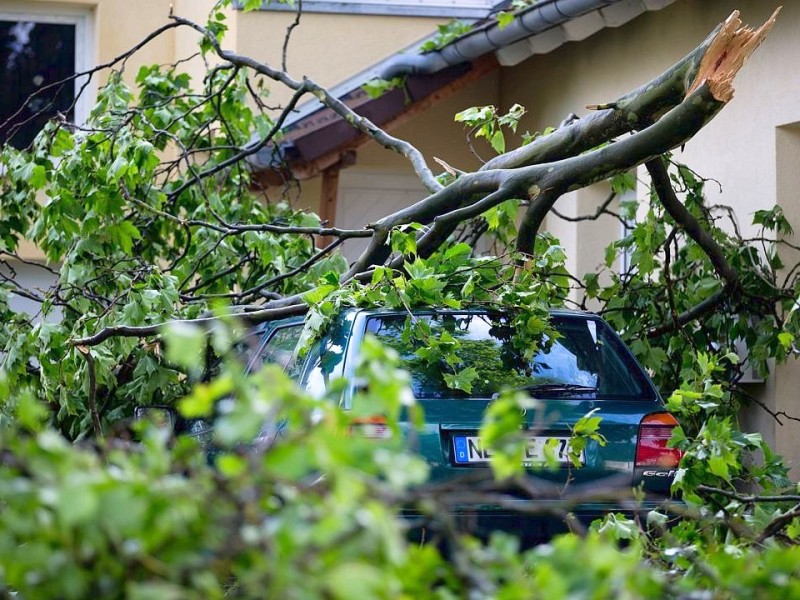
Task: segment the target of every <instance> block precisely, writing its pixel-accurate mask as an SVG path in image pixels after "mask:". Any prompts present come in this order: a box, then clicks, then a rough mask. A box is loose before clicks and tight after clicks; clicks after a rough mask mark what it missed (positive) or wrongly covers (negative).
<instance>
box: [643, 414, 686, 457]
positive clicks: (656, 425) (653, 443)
mask: <svg viewBox="0 0 800 600" xmlns="http://www.w3.org/2000/svg"><path fill="white" fill-rule="evenodd" d="M677 426H678V421H676V420H675V417H673V416H672V415H671V414H669V413H655V414H652V415H647V416H646V417H645V418H644V419H642V422H641V424H640V425H639V441H638V443H637V444H636V466H637V467H662V468H665V469H674V468H675V467H677V466H678V463H680V462H681V456H682V455H683V453H682V452H681V451H680V450H678V449H677V448H668V447H667V442H668V441H669V438H670V437H671V436H672V430H673V429H675V427H677Z"/></svg>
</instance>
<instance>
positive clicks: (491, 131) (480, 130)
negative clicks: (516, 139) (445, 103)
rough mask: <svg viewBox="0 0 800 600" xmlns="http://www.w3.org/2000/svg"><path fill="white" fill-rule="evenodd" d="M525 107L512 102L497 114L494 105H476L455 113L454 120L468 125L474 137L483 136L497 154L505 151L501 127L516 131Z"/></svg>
mask: <svg viewBox="0 0 800 600" xmlns="http://www.w3.org/2000/svg"><path fill="white" fill-rule="evenodd" d="M524 114H525V109H524V108H523V107H522V106H521V105H519V104H514V105H513V106H512V107H511V108H510V109H509V111H508V112H507V113H506V114H504V115H498V114H497V108H496V107H495V106H494V105H488V106H476V107H472V108H468V109H466V110H462V111H461V112H459V113H456V116H455V120H456V122H458V123H464V124H465V125H466V126H467V127H469V128H470V129H471V131H472V133H473V135H475V136H476V137H479V138H484V139H486V141H488V142H489V144H490V145H491V147H492V149H493V150H494V151H495V152H497V153H498V154H502V153H503V152H505V151H506V139H505V135H504V134H503V130H502V128H503V127H505V128H507V129H508V130H510V131H511V132H512V133H515V132H516V131H517V125H519V121H520V119H521V118H522V116H523V115H524Z"/></svg>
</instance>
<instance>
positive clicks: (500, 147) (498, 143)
mask: <svg viewBox="0 0 800 600" xmlns="http://www.w3.org/2000/svg"><path fill="white" fill-rule="evenodd" d="M490 143H491V144H492V148H493V149H494V151H495V152H497V153H498V154H503V153H504V152H505V151H506V138H505V137H504V136H503V132H502V131H500V130H499V129H498V130H497V131H495V132H494V134H493V135H492V138H491V140H490Z"/></svg>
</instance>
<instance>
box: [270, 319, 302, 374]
mask: <svg viewBox="0 0 800 600" xmlns="http://www.w3.org/2000/svg"><path fill="white" fill-rule="evenodd" d="M302 333H303V324H302V323H299V324H298V325H290V326H288V327H280V328H278V329H276V330H275V331H274V332H273V333H272V335H271V336H270V338H269V340H267V343H266V344H264V348H263V350H262V351H261V362H262V363H263V364H267V363H274V364H277V365H280V366H281V367H283V370H284V371H286V373H287V374H288V375H289V377H291V378H292V379H297V377H298V376H299V375H300V367H301V366H302V365H301V364H299V363H298V361H297V342H299V341H300V334H302Z"/></svg>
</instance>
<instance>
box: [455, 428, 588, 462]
mask: <svg viewBox="0 0 800 600" xmlns="http://www.w3.org/2000/svg"><path fill="white" fill-rule="evenodd" d="M551 440H552V441H551ZM569 440H570V438H568V437H558V436H537V437H531V438H530V439H529V441H528V446H527V447H526V448H525V455H524V456H523V458H522V463H523V464H524V465H526V466H529V465H534V464H540V465H542V464H546V463H547V454H546V453H545V446H549V447H550V448H552V456H553V458H554V459H555V460H556V462H558V463H560V464H571V463H572V461H571V460H570V457H569ZM453 450H454V451H455V462H456V464H457V465H470V464H475V463H488V462H489V460H490V459H491V456H492V455H491V450H489V449H488V448H486V447H484V445H483V444H482V443H481V440H480V438H479V437H477V436H467V435H456V436H453ZM584 462H585V459H584V453H583V451H581V455H580V463H581V464H584Z"/></svg>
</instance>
